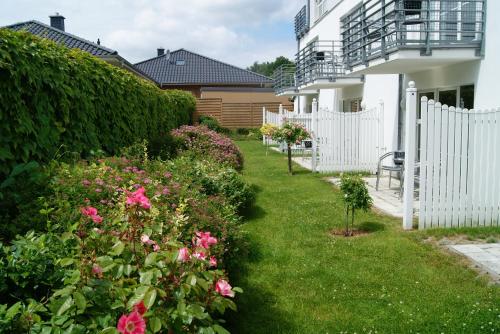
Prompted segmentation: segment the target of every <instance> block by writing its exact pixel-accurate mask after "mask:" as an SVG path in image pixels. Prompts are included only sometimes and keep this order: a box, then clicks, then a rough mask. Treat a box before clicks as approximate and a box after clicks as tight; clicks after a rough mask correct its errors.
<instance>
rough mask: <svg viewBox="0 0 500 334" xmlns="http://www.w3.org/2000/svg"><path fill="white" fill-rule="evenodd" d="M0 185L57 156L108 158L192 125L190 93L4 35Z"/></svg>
mask: <svg viewBox="0 0 500 334" xmlns="http://www.w3.org/2000/svg"><path fill="white" fill-rule="evenodd" d="M0 92H2V93H1V94H0V105H1V106H2V112H1V114H0V121H1V122H0V133H1V134H2V135H1V136H0V180H1V179H3V178H5V177H6V175H8V174H9V173H10V171H11V170H12V169H13V168H14V166H16V165H18V164H21V163H28V162H30V161H37V162H47V161H50V160H51V159H53V158H54V157H55V155H56V152H57V151H58V150H59V151H62V152H68V151H69V152H78V154H82V155H83V156H89V155H90V153H91V151H99V150H103V151H105V152H107V153H110V154H115V153H117V152H118V150H119V148H121V147H124V146H127V145H130V144H132V143H134V142H136V141H138V140H142V139H148V141H151V142H154V140H155V139H156V138H158V137H160V135H161V134H163V133H165V132H169V131H170V130H171V129H174V128H176V127H178V126H180V125H182V124H187V123H189V122H190V119H191V114H192V113H193V111H194V109H195V99H194V97H193V96H192V95H191V94H190V93H186V92H181V91H162V90H160V89H159V88H158V87H156V86H155V85H154V84H153V83H150V82H148V81H146V80H143V79H141V78H138V77H137V76H135V75H133V74H131V73H129V72H126V71H124V70H122V69H119V68H117V67H115V66H112V65H109V64H107V63H105V62H104V61H102V60H99V59H98V58H96V57H93V56H91V55H90V54H88V53H86V52H83V51H80V50H76V49H68V48H65V47H62V46H59V45H57V44H55V43H53V42H51V41H48V40H45V39H41V38H38V37H36V36H33V35H31V34H29V33H26V32H21V33H19V32H12V31H10V30H7V29H0Z"/></svg>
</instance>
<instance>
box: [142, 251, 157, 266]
mask: <svg viewBox="0 0 500 334" xmlns="http://www.w3.org/2000/svg"><path fill="white" fill-rule="evenodd" d="M157 255H158V254H157V253H150V254H148V256H147V257H146V260H145V261H144V264H145V265H146V267H148V266H151V265H153V264H154V263H155V262H156V257H157Z"/></svg>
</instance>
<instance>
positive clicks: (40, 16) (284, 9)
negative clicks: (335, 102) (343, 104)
mask: <svg viewBox="0 0 500 334" xmlns="http://www.w3.org/2000/svg"><path fill="white" fill-rule="evenodd" d="M304 4H305V0H0V26H5V25H9V24H13V23H17V22H23V21H28V20H33V19H34V20H38V21H40V22H43V23H46V24H49V15H53V14H54V13H56V12H58V13H60V14H61V15H63V16H64V17H66V21H65V26H66V31H67V32H69V33H72V34H74V35H77V36H79V37H82V38H85V39H88V40H90V41H94V42H95V41H97V39H98V38H99V39H100V40H101V44H102V45H103V46H106V47H109V48H111V49H114V50H117V51H118V53H119V54H120V55H121V56H122V57H124V58H126V59H127V60H129V61H130V62H132V63H136V62H139V61H142V60H146V59H149V58H152V57H155V56H156V52H157V51H156V49H157V48H158V47H163V48H165V49H166V50H171V51H174V50H177V49H180V48H184V49H187V50H190V51H194V52H198V53H201V54H203V55H206V56H209V57H213V58H216V59H218V60H221V61H224V62H228V63H230V64H234V65H237V66H241V67H247V66H250V65H251V64H253V62H254V61H259V62H262V61H271V60H273V59H275V58H276V57H277V56H281V55H283V56H286V57H288V58H293V56H294V54H295V52H296V48H297V45H296V40H295V36H294V31H293V29H294V28H293V18H294V17H295V14H296V13H297V12H298V11H299V9H300V8H301V7H302V6H303V5H304Z"/></svg>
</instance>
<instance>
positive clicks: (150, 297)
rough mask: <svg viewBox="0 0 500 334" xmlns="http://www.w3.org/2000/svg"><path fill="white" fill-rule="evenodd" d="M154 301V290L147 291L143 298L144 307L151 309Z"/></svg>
mask: <svg viewBox="0 0 500 334" xmlns="http://www.w3.org/2000/svg"><path fill="white" fill-rule="evenodd" d="M155 300H156V289H154V288H153V289H151V290H149V291H148V292H147V293H146V295H145V296H144V305H146V307H147V308H148V309H149V308H151V307H152V306H153V305H154V303H155Z"/></svg>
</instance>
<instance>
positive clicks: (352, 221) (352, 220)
mask: <svg viewBox="0 0 500 334" xmlns="http://www.w3.org/2000/svg"><path fill="white" fill-rule="evenodd" d="M351 234H352V235H354V206H353V207H352V216H351Z"/></svg>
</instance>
